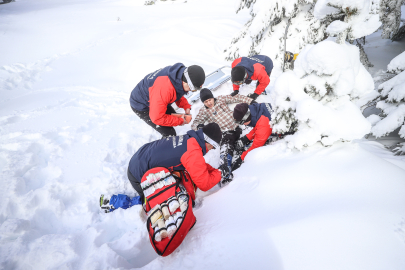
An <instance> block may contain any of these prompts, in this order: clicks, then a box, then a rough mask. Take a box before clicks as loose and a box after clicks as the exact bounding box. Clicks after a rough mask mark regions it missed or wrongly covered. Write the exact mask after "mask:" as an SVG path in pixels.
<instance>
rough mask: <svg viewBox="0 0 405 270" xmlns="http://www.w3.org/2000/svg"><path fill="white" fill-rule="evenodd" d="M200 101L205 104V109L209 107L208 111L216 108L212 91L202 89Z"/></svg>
mask: <svg viewBox="0 0 405 270" xmlns="http://www.w3.org/2000/svg"><path fill="white" fill-rule="evenodd" d="M200 99H201V101H202V103H204V105H205V107H207V108H208V109H211V108H212V107H214V104H215V99H214V96H213V95H212V92H211V90H209V89H207V88H204V89H202V90H201V92H200Z"/></svg>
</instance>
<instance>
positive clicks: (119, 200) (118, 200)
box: [110, 194, 142, 212]
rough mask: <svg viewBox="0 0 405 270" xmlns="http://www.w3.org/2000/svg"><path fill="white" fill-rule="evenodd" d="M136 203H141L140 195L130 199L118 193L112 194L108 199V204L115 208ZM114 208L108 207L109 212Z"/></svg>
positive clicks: (128, 206)
mask: <svg viewBox="0 0 405 270" xmlns="http://www.w3.org/2000/svg"><path fill="white" fill-rule="evenodd" d="M137 204H142V202H141V196H136V197H133V198H132V199H131V198H130V197H128V196H127V195H124V194H118V195H112V197H111V199H110V205H112V206H114V208H115V209H118V208H122V209H127V208H130V207H132V206H134V205H137ZM115 209H110V212H112V211H114V210H115Z"/></svg>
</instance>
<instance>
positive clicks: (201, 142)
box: [187, 129, 207, 156]
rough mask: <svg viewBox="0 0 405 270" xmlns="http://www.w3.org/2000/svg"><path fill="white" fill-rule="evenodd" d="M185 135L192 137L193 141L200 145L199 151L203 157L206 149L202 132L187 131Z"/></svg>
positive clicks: (200, 130)
mask: <svg viewBox="0 0 405 270" xmlns="http://www.w3.org/2000/svg"><path fill="white" fill-rule="evenodd" d="M187 135H189V136H190V137H193V138H194V139H196V140H197V142H198V144H199V145H200V147H201V150H202V152H203V156H204V155H205V154H206V153H207V148H206V146H205V140H204V133H203V130H202V129H199V130H197V131H194V130H189V131H187Z"/></svg>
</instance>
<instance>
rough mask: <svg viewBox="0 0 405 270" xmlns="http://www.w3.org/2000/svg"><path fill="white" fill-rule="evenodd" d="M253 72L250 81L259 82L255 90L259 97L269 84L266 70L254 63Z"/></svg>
mask: <svg viewBox="0 0 405 270" xmlns="http://www.w3.org/2000/svg"><path fill="white" fill-rule="evenodd" d="M253 67H254V69H255V71H254V72H253V75H252V80H258V81H259V86H258V87H257V88H256V90H255V93H256V94H258V95H260V94H261V93H263V91H264V89H266V87H267V86H268V85H269V83H270V77H269V75H267V73H266V69H265V68H264V66H263V65H261V64H259V63H256V64H254V65H253Z"/></svg>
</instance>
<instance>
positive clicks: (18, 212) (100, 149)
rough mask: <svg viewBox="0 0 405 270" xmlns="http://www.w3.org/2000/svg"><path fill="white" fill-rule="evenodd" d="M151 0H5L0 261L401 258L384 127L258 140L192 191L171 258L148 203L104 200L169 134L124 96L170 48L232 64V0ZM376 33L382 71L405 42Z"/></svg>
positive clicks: (366, 265)
mask: <svg viewBox="0 0 405 270" xmlns="http://www.w3.org/2000/svg"><path fill="white" fill-rule="evenodd" d="M143 3H144V0H104V1H91V0H36V1H32V0H17V2H12V3H9V4H5V5H0V36H1V39H0V48H1V54H0V96H1V99H0V181H1V187H2V188H1V191H2V193H1V194H2V196H3V198H2V203H1V206H0V269H24V270H25V269H86V270H87V269H131V268H138V267H144V269H255V268H257V269H300V270H301V269H311V270H313V269H322V270H323V269H367V270H369V269H398V270H400V269H405V256H404V254H405V160H404V158H403V157H396V156H394V155H393V154H392V153H391V152H389V151H388V150H386V149H385V148H384V147H383V145H381V144H380V143H379V142H376V141H368V140H365V139H362V140H356V141H353V142H347V143H335V144H334V145H333V146H331V147H327V148H325V147H322V146H321V145H319V144H316V145H315V146H312V147H310V148H306V149H304V150H303V151H296V150H290V149H288V148H287V147H286V145H285V143H284V142H282V141H279V142H277V143H276V144H274V145H271V146H267V147H262V148H260V149H257V150H254V151H252V152H251V153H250V154H249V155H248V156H247V158H246V162H245V164H244V165H243V166H242V168H241V169H239V170H237V171H235V179H234V181H233V182H232V183H231V184H229V185H228V186H226V187H224V188H223V189H221V190H218V188H217V187H216V188H213V190H211V191H209V192H206V193H203V192H199V193H198V203H197V205H198V206H197V208H196V209H195V210H194V212H195V215H196V217H197V224H196V226H195V227H194V228H193V229H192V230H191V231H190V233H189V234H188V235H187V237H186V239H185V241H184V242H183V244H182V245H181V246H180V247H179V248H178V250H176V251H175V252H174V253H173V254H172V255H170V256H168V257H165V258H161V257H158V256H157V255H156V254H155V252H154V251H153V249H152V247H151V245H150V243H149V239H148V236H147V233H146V226H145V224H144V221H143V219H142V218H141V217H140V213H142V212H141V207H140V206H135V207H133V208H131V209H128V210H117V211H114V212H112V213H110V214H104V213H101V212H100V211H99V196H100V194H117V193H124V194H128V195H135V192H134V191H133V189H132V187H131V185H130V183H129V181H128V180H127V178H126V170H127V165H128V162H129V159H130V158H131V157H132V155H133V154H134V153H135V152H136V150H137V149H138V148H139V147H140V146H142V145H143V144H144V143H146V142H149V141H151V140H155V139H158V138H160V135H159V134H157V133H156V132H155V131H152V130H151V129H150V128H149V127H148V126H147V125H146V124H145V123H144V122H142V121H141V120H139V119H138V118H137V117H136V116H135V115H134V114H133V112H132V111H131V109H130V107H129V95H130V92H131V90H132V89H133V87H134V86H135V85H136V84H137V83H138V82H139V80H141V79H142V78H143V77H144V76H145V75H146V74H147V73H149V72H152V71H154V70H156V69H158V68H161V67H163V66H166V65H171V64H174V63H176V62H183V63H184V64H185V65H186V66H187V65H192V64H199V65H201V66H202V67H203V68H204V69H205V71H206V73H207V74H208V73H210V72H211V71H213V70H215V69H216V68H218V67H221V66H224V65H230V63H229V62H226V61H225V60H224V55H223V50H224V48H226V47H227V46H228V45H229V42H230V39H231V38H232V37H233V35H234V34H235V32H238V30H239V29H240V28H241V27H242V26H243V24H244V23H245V21H246V20H247V19H248V18H249V16H248V14H247V13H246V12H240V13H239V14H238V15H236V14H235V9H236V7H237V6H238V4H239V0H226V1H225V0H224V1H215V0H188V1H187V2H186V3H185V1H166V2H158V4H156V5H153V6H144V5H143ZM373 39H374V41H373ZM370 42H375V43H374V44H378V45H375V46H374V47H373V46H372V45H370V46H369V47H368V48H366V51H367V52H368V53H369V58H370V61H371V62H372V63H373V64H374V65H375V67H374V70H371V74H372V75H373V76H375V75H376V74H377V71H378V70H379V69H386V66H387V64H388V63H389V62H390V60H391V59H392V58H394V57H395V56H396V55H398V54H399V53H400V50H401V49H400V45H401V44H402V45H403V43H400V44H399V45H398V43H391V42H390V41H383V40H381V39H380V38H379V35H378V34H373V35H372V36H371V37H370ZM398 46H399V47H398ZM375 47H377V48H375ZM402 50H403V47H402ZM394 51H395V52H394ZM381 52H386V54H382V53H381ZM374 59H377V60H376V61H373V60H374ZM377 62H378V63H377ZM278 75H280V71H279V70H275V71H274V72H273V73H272V77H271V80H272V82H271V86H270V87H269V90H270V91H271V89H272V87H273V86H274V82H275V81H276V80H277V77H278ZM249 91H251V89H249V86H248V87H245V88H244V89H242V90H241V92H242V93H245V94H246V93H248V92H249ZM230 92H231V85H230V83H228V84H226V85H224V86H222V87H221V88H220V89H219V90H218V91H217V92H215V95H218V94H227V93H230ZM259 101H271V100H270V96H261V97H260V98H259ZM200 106H201V102H197V103H195V104H194V105H193V109H192V114H194V115H195V114H196V113H197V110H198V109H199V107H200ZM189 127H190V126H189V125H188V126H184V127H180V128H177V131H178V133H184V132H186V131H187V130H188V128H189ZM217 157H218V152H215V151H213V152H210V153H209V154H208V157H207V159H208V160H209V161H210V162H211V163H212V164H213V165H215V163H216V160H215V159H216V158H217Z"/></svg>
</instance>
